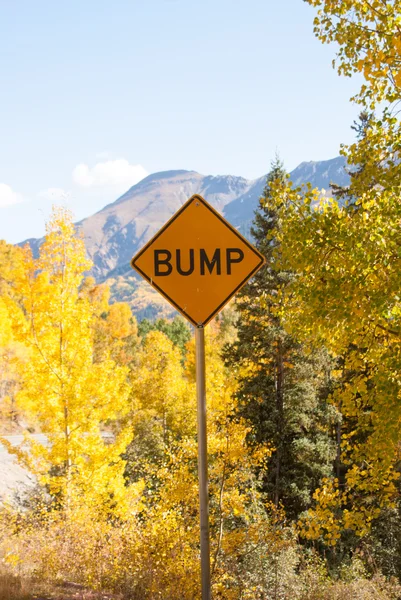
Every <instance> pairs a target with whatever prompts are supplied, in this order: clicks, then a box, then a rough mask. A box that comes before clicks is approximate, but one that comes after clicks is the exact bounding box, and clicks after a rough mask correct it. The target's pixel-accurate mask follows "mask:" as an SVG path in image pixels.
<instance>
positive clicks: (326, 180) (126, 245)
mask: <svg viewBox="0 0 401 600" xmlns="http://www.w3.org/2000/svg"><path fill="white" fill-rule="evenodd" d="M344 167H345V159H344V157H342V156H338V157H336V158H334V159H329V160H325V161H309V162H302V163H301V164H300V165H298V166H297V167H296V168H295V169H294V170H293V171H292V172H291V173H290V178H291V180H292V181H293V183H294V185H300V184H301V183H306V182H307V181H310V182H311V183H312V185H313V186H314V187H319V188H322V187H325V189H327V188H328V187H329V186H330V183H331V182H334V183H337V184H339V185H346V184H347V183H348V175H347V173H346V171H345V169H344ZM265 182H266V175H263V176H262V177H259V178H257V179H253V180H248V179H245V178H244V177H240V176H235V175H202V174H201V173H198V172H197V171H193V170H191V171H188V170H183V169H177V170H169V171H161V172H158V173H153V174H151V175H148V176H147V177H145V178H144V179H142V180H141V181H140V182H139V183H137V184H136V185H134V186H132V187H130V188H129V189H128V190H127V191H126V192H125V193H124V194H122V195H121V196H120V197H119V198H117V199H116V200H115V201H114V202H111V203H110V204H107V205H106V206H104V207H103V208H102V209H101V210H99V211H98V212H96V213H95V214H93V215H92V216H90V217H87V218H85V219H82V220H81V221H79V222H78V223H76V226H77V228H78V229H79V230H80V231H81V232H82V233H83V236H84V239H85V244H86V248H87V252H88V255H89V257H90V258H91V260H92V262H93V269H92V275H94V277H95V278H96V280H97V281H98V282H101V281H104V280H106V279H107V278H109V277H111V276H113V277H114V276H119V275H121V274H124V273H131V270H130V269H131V268H130V260H131V258H132V256H133V255H134V254H135V253H136V252H137V250H139V249H140V247H142V246H143V245H144V244H145V243H146V242H147V241H148V240H149V239H150V238H151V237H152V236H153V235H154V234H155V233H156V232H157V231H158V229H159V228H160V227H161V226H162V225H163V224H164V223H165V222H166V221H167V220H168V219H169V218H170V217H171V216H172V215H173V214H174V213H175V212H176V211H177V210H178V209H179V208H180V207H181V206H182V204H183V203H184V202H185V201H186V200H187V199H188V198H189V197H191V196H192V195H193V194H200V195H201V196H203V197H204V198H205V199H206V200H207V201H208V202H210V203H211V204H212V205H213V206H214V208H215V209H216V210H218V211H219V212H220V213H221V214H223V216H224V217H225V218H226V219H227V220H228V221H229V222H230V223H231V224H232V225H233V226H234V227H236V228H237V229H238V230H240V231H241V233H243V234H245V235H246V236H249V231H250V226H251V223H252V220H253V216H254V211H255V209H256V208H257V206H258V203H259V198H260V197H261V195H262V192H263V189H264V186H265ZM41 241H42V240H41V239H39V238H31V239H28V240H25V241H24V242H21V243H20V244H18V245H23V244H25V243H29V244H30V245H31V248H32V250H33V252H34V254H37V252H38V249H39V247H40V244H41Z"/></svg>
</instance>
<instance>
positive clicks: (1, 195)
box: [0, 183, 24, 208]
mask: <svg viewBox="0 0 401 600" xmlns="http://www.w3.org/2000/svg"><path fill="white" fill-rule="evenodd" d="M23 200H24V199H23V197H22V196H21V194H18V193H17V192H14V190H13V189H12V188H11V187H10V186H9V185H6V184H5V183H0V208H4V207H5V206H11V204H18V203H19V202H23Z"/></svg>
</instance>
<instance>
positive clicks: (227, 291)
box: [131, 194, 265, 600]
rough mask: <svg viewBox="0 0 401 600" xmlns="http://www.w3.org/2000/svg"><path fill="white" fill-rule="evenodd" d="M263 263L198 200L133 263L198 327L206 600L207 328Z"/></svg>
mask: <svg viewBox="0 0 401 600" xmlns="http://www.w3.org/2000/svg"><path fill="white" fill-rule="evenodd" d="M264 263H265V258H264V256H263V255H262V254H261V253H260V252H259V250H257V249H256V248H254V247H253V246H252V244H251V243H250V242H248V240H247V239H246V238H244V237H243V236H242V235H241V234H240V233H239V232H238V231H237V230H236V229H235V228H234V227H233V226H232V225H230V223H228V222H227V221H226V220H225V219H224V218H223V217H222V216H221V215H220V214H219V213H218V212H217V211H216V210H215V209H214V208H213V207H212V206H211V205H210V204H209V203H208V202H206V200H204V199H203V198H202V197H201V196H199V195H198V194H195V195H194V196H192V198H190V199H189V200H188V202H186V203H185V204H184V205H183V206H182V207H181V208H180V209H179V210H178V211H177V212H176V213H175V214H174V215H173V216H172V217H171V219H170V220H169V221H168V222H167V223H166V224H165V225H164V226H163V227H162V228H161V229H160V230H159V231H158V232H157V233H156V235H154V236H153V238H152V239H151V240H150V241H149V242H148V243H147V244H146V245H145V246H144V247H143V248H142V249H141V250H140V251H139V252H138V253H137V254H136V255H135V256H134V257H133V259H132V261H131V265H132V267H133V268H134V269H135V270H136V271H137V272H138V273H139V274H140V275H142V277H144V278H145V279H146V280H147V281H148V282H149V283H150V285H151V286H153V287H154V288H155V289H156V290H157V291H158V292H159V293H160V294H161V295H162V296H164V298H166V300H168V301H169V302H170V304H172V305H173V306H174V307H175V308H176V309H177V310H179V311H180V313H181V314H182V315H183V316H184V317H185V318H186V319H187V320H188V321H190V322H191V323H192V324H193V325H194V326H195V342H196V394H197V400H198V475H199V503H200V547H201V573H202V600H211V589H210V587H211V583H210V545H209V497H208V477H207V437H206V382H205V330H204V327H205V325H207V323H209V322H210V321H211V320H212V319H213V317H214V316H216V315H217V313H219V312H220V311H221V310H222V309H223V307H224V305H225V304H227V302H228V301H229V300H230V298H232V297H233V296H234V295H235V294H236V293H237V292H238V290H240V289H241V287H242V286H243V285H245V283H246V282H247V281H248V279H249V278H250V277H252V275H255V273H256V272H257V271H259V269H260V268H261V267H262V266H263V265H264Z"/></svg>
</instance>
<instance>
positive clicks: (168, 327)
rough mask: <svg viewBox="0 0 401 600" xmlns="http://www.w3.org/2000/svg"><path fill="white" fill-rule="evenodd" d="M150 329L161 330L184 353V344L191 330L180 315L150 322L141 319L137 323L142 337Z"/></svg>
mask: <svg viewBox="0 0 401 600" xmlns="http://www.w3.org/2000/svg"><path fill="white" fill-rule="evenodd" d="M150 331H161V332H162V333H164V334H165V335H166V336H167V337H168V338H169V339H170V340H171V341H172V342H173V344H174V346H177V347H178V348H179V349H180V350H181V352H182V354H184V353H185V346H186V344H187V343H188V342H189V340H190V339H191V331H190V328H189V325H188V324H187V322H186V321H185V320H184V319H183V317H181V316H176V317H174V319H173V320H172V321H167V320H166V319H157V321H154V322H151V321H149V320H148V319H143V321H140V323H139V325H138V333H139V335H140V336H141V337H142V338H146V336H147V334H148V333H149V332H150Z"/></svg>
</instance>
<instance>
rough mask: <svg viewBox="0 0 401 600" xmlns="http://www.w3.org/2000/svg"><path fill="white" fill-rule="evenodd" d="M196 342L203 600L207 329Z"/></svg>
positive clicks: (206, 582) (206, 579)
mask: <svg viewBox="0 0 401 600" xmlns="http://www.w3.org/2000/svg"><path fill="white" fill-rule="evenodd" d="M195 344H196V396H197V400H198V477H199V504H200V548H201V578H202V600H211V590H210V544H209V491H208V477H207V433H206V368H205V330H204V328H203V327H196V328H195Z"/></svg>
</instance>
